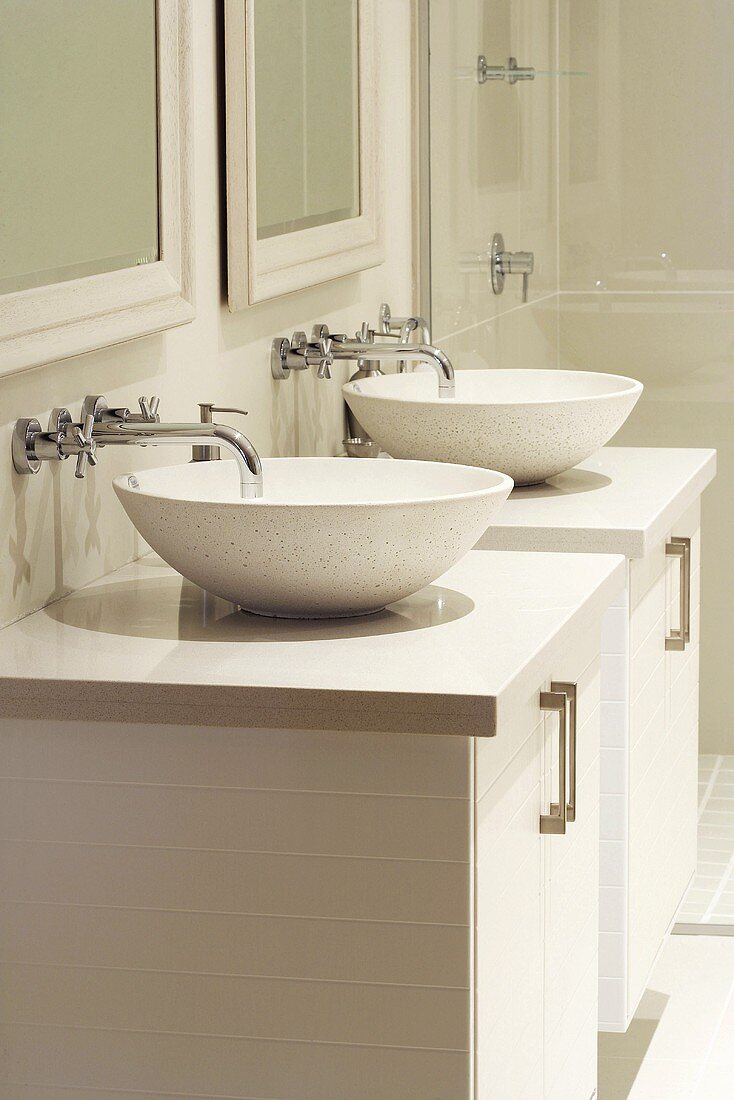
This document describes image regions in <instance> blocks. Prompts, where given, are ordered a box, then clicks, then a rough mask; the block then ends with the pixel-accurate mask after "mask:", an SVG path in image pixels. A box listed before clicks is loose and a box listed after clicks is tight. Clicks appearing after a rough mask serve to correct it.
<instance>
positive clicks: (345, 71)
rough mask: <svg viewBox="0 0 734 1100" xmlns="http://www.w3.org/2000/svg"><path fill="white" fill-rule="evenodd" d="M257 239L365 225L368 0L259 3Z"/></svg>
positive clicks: (271, 0) (256, 44)
mask: <svg viewBox="0 0 734 1100" xmlns="http://www.w3.org/2000/svg"><path fill="white" fill-rule="evenodd" d="M253 7H254V51H255V118H256V126H255V129H256V135H255V145H256V163H257V236H258V239H259V240H264V239H266V238H268V237H278V236H282V235H283V234H285V233H293V232H295V231H297V230H300V229H309V228H312V227H313V226H319V225H328V224H330V223H332V222H341V221H345V220H348V219H351V218H357V217H359V214H360V199H359V195H360V179H359V52H358V50H359V41H358V15H359V12H358V0H254V3H253Z"/></svg>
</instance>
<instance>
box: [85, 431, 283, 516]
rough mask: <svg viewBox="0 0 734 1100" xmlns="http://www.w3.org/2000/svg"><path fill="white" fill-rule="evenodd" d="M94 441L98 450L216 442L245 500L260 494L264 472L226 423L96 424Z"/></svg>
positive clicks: (248, 445)
mask: <svg viewBox="0 0 734 1100" xmlns="http://www.w3.org/2000/svg"><path fill="white" fill-rule="evenodd" d="M92 435H93V438H94V439H95V440H96V442H97V443H98V444H99V445H100V446H101V447H108V446H113V447H114V446H133V447H134V446H138V447H145V446H148V445H150V446H158V445H159V444H161V443H188V444H190V445H191V444H196V443H201V440H202V438H205V439H212V440H215V441H216V443H217V445H218V446H220V447H224V448H225V449H226V450H228V451H230V452H231V453H232V454H233V455H234V457H235V459H236V461H237V465H238V468H239V473H240V492H241V494H242V498H243V499H244V500H252V499H254V498H256V497H261V496H262V495H263V473H262V463H261V461H260V456H259V455H258V453H257V451H256V450H255V448H254V446H253V445H252V443H251V442H250V440H249V439H248V438H247V436H246V435H243V434H242V432H238V431H237V429H236V428H230V427H229V425H228V424H155V423H154V424H140V423H131V422H129V421H125V420H111V421H104V420H103V421H97V422H95V424H94V429H93V433H92Z"/></svg>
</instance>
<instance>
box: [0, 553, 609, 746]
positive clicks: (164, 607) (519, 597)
mask: <svg viewBox="0 0 734 1100" xmlns="http://www.w3.org/2000/svg"><path fill="white" fill-rule="evenodd" d="M624 578H625V563H624V558H622V557H620V556H608V555H605V554H593V555H592V554H588V555H587V554H583V555H579V556H578V557H575V558H574V560H573V567H572V568H569V558H568V556H567V555H563V554H537V553H527V554H526V553H502V552H497V553H485V552H482V551H472V552H471V553H469V554H468V555H467V556H466V557H465V558H464V559H463V560H462V561H460V562H459V563H458V564H457V565H455V566H454V567H453V568H452V569H450V570H449V572H448V573H446V574H445V575H444V576H443V577H441V578H440V579H439V580H437V581H436V582H434V583H433V584H432V585H429V586H428V587H427V588H425V589H423V590H422V591H421V592H419V593H417V594H416V595H414V596H411V597H409V598H408V599H405V600H401V601H400V602H399V603H396V604H393V605H391V607H389V608H387V609H386V610H385V611H382V612H380V613H378V614H376V615H371V616H366V617H363V618H359V619H340V620H324V621H305V620H300V621H288V620H283V619H268V618H260V617H258V616H255V615H250V614H245V613H243V612H240V611H239V610H237V609H236V608H235V607H234V606H233V605H232V604H228V603H225V602H224V601H222V600H219V599H217V598H216V597H212V596H210V595H208V594H207V593H205V592H203V591H202V590H201V589H199V588H197V587H195V586H194V585H192V584H190V583H189V582H188V581H185V580H183V579H182V578H181V577H180V575H179V574H178V573H176V572H175V571H174V570H172V569H171V568H169V566H167V565H166V564H165V563H164V562H162V561H161V560H160V559H159V558H157V557H155V556H154V555H148V556H146V557H144V558H142V559H140V560H139V561H137V562H134V563H133V564H131V565H128V566H125V567H123V568H122V569H119V570H117V571H115V572H113V573H110V574H108V575H107V576H105V577H103V578H101V579H100V580H98V581H96V582H94V583H93V584H90V585H87V586H86V587H85V588H82V589H79V590H78V591H77V592H75V593H73V594H72V595H70V596H68V597H66V598H65V599H63V600H59V601H58V602H56V603H54V604H51V605H49V606H48V607H45V608H43V609H42V610H40V611H37V612H35V613H34V614H32V615H29V616H28V617H26V618H24V619H21V620H20V621H19V622H17V623H14V624H12V625H11V626H8V627H6V628H5V629H3V630H2V631H0V718H27V719H61V720H67V721H68V720H78V721H82V720H83V721H94V720H98V721H100V722H102V721H105V722H109V721H119V722H122V723H126V722H127V723H136V722H149V723H171V724H177V725H192V724H193V725H202V726H204V725H206V726H229V727H235V728H243V729H247V728H250V729H254V728H259V729H262V728H266V729H329V730H350V731H365V732H366V731H375V732H380V731H384V732H397V733H400V732H405V733H408V732H410V733H427V734H431V733H453V734H459V735H474V736H492V735H493V734H495V733H498V732H499V733H501V724H502V715H503V713H504V711H503V708H505V707H507V706H509V705H510V703H511V701H512V699H513V698H519V697H521V695H522V692H525V693H527V691H529V690H535V689H536V688H537V687H538V686H539V683H540V679H542V677H543V676H544V675H545V674H546V673H547V665H548V661H549V660H551V659H552V657H553V654H554V653H558V654H561V653H562V652H563V650H564V646H565V645H566V644H567V643H568V640H569V639H570V637H571V634H572V632H573V631H574V630H576V629H579V628H581V627H583V626H585V625H590V624H591V623H592V622H593V620H594V618H598V617H600V616H601V614H602V613H603V611H604V610H605V608H606V607H607V606H608V605H609V604H610V603H611V602H612V600H613V599H614V598H615V596H616V595H617V593H618V592H619V590H620V589H621V588H622V586H623V584H624ZM526 697H527V696H526Z"/></svg>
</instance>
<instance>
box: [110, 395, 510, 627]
mask: <svg viewBox="0 0 734 1100" xmlns="http://www.w3.org/2000/svg"><path fill="white" fill-rule="evenodd" d="M432 381H433V384H434V386H435V385H436V380H435V378H432ZM263 485H264V495H263V496H262V497H261V498H258V499H254V500H242V499H240V495H239V493H240V486H239V477H238V473H237V467H236V465H235V464H234V463H233V462H199V463H187V464H186V465H182V466H169V467H164V468H162V469H157V470H145V471H142V472H140V473H136V474H132V475H128V476H126V477H120V478H116V479H115V481H114V487H115V492H116V493H117V495H118V497H119V499H120V501H121V502H122V505H123V507H124V508H125V511H126V512H127V514H128V516H129V517H130V519H131V520H132V522H133V523H134V524H135V526H136V527H137V529H138V531H139V532H140V534H141V535H142V536H143V538H144V539H145V540H146V542H148V543H149V544H150V546H152V548H153V549H154V550H155V551H156V552H157V553H158V554H160V556H161V557H162V558H164V559H165V561H167V562H168V564H169V565H171V566H173V568H174V569H177V570H178V572H179V573H181V574H183V576H184V577H187V578H188V579H189V580H191V581H193V582H194V583H195V584H198V585H199V586H200V587H201V588H204V589H206V590H208V591H209V592H213V593H215V594H216V595H217V596H222V597H224V599H226V600H230V601H231V602H232V603H236V604H239V605H240V606H241V607H242V608H244V609H245V610H247V611H254V612H256V613H257V614H259V615H275V616H283V617H286V618H306V619H312V618H313V619H320V618H332V617H342V616H347V615H365V614H369V613H371V612H373V611H379V610H381V609H382V608H383V607H385V605H386V604H389V603H393V602H394V601H395V600H399V599H402V598H403V597H404V596H409V595H411V594H412V593H413V592H417V591H418V590H419V589H420V588H423V587H424V586H425V585H427V584H430V582H431V581H433V580H435V579H436V577H439V576H440V575H441V574H442V573H444V572H445V571H446V570H447V569H449V568H450V566H451V565H453V564H454V562H456V561H458V559H459V558H461V557H463V555H464V554H465V553H466V552H467V551H468V550H470V549H471V548H472V546H474V545H475V543H476V542H477V540H478V539H479V537H480V535H481V534H482V533H483V531H484V530H485V529H486V527H487V525H488V524H489V522H490V521H491V519H492V517H493V516H494V515H495V513H496V512H497V511H498V510H499V508H500V507H501V506H502V504H503V503H504V501H505V500H506V499H507V497H508V496H509V494H510V490H511V489H512V482H511V480H510V479H509V478H508V477H505V476H504V475H503V474H499V473H496V472H495V471H493V470H486V469H475V468H473V467H470V466H451V465H447V464H439V463H432V462H388V461H377V462H374V461H373V462H369V461H359V460H354V459H344V458H273V459H265V460H263Z"/></svg>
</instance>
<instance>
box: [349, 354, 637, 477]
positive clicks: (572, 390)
mask: <svg viewBox="0 0 734 1100" xmlns="http://www.w3.org/2000/svg"><path fill="white" fill-rule="evenodd" d="M642 388H643V387H642V383H641V382H637V381H635V379H634V378H623V377H621V376H620V375H616V374H592V373H590V372H587V371H565V370H464V371H457V372H456V394H455V396H454V397H453V398H439V396H438V389H437V386H436V379H435V376H434V375H432V374H423V373H414V374H391V375H383V376H378V377H375V378H365V379H361V380H360V381H358V382H348V383H347V384H346V385H345V386H344V397H345V399H346V401H347V404H348V405H349V407H350V409H351V410H352V412H353V413H354V415H355V417H356V418H357V420H358V421H359V422H360V424H362V425H363V426H364V428H365V429H366V431H367V432H369V434H370V435H371V436H372V438H373V439H376V440H377V442H378V443H380V444H381V445H382V447H383V448H384V449H385V450H386V451H387V452H388V454H390V455H392V456H393V457H394V458H418V459H428V460H430V461H434V462H461V463H467V464H469V465H471V466H485V467H488V468H491V469H494V470H502V471H503V472H504V473H506V474H509V476H510V477H511V478H513V480H514V481H515V482H516V483H517V484H518V485H531V484H533V483H535V482H539V481H545V480H546V479H547V478H549V477H553V476H554V474H560V473H562V472H563V471H564V470H569V469H570V468H571V467H572V466H576V465H577V463H579V462H582V461H583V460H584V459H585V458H588V457H589V455H591V454H593V453H594V451H597V450H599V448H600V447H603V446H604V444H605V443H608V442H609V440H610V439H611V438H612V436H613V435H614V434H615V432H617V431H618V430H619V428H621V426H622V424H624V422H625V420H626V419H627V417H628V416H629V414H630V413H631V412H632V409H633V408H634V406H635V404H636V403H637V400H638V399H639V396H640V394H641V393H642Z"/></svg>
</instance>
